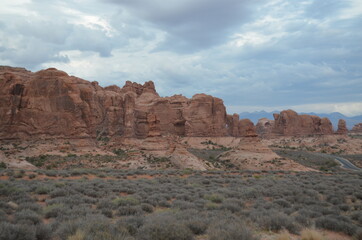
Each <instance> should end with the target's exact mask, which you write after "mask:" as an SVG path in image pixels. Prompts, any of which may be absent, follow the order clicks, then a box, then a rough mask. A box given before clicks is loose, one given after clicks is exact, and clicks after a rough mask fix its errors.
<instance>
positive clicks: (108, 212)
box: [101, 209, 113, 218]
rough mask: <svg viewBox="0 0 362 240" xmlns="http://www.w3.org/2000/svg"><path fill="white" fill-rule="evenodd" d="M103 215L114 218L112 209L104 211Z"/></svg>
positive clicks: (102, 211)
mask: <svg viewBox="0 0 362 240" xmlns="http://www.w3.org/2000/svg"><path fill="white" fill-rule="evenodd" d="M101 213H102V214H103V215H104V216H106V217H108V218H112V217H113V211H112V210H111V209H102V210H101Z"/></svg>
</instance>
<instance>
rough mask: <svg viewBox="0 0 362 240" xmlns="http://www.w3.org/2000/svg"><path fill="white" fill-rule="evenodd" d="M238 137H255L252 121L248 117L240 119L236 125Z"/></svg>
mask: <svg viewBox="0 0 362 240" xmlns="http://www.w3.org/2000/svg"><path fill="white" fill-rule="evenodd" d="M238 130H239V134H238V136H240V137H257V136H258V135H257V134H256V129H255V126H254V123H253V122H252V121H250V119H241V120H240V121H239V125H238Z"/></svg>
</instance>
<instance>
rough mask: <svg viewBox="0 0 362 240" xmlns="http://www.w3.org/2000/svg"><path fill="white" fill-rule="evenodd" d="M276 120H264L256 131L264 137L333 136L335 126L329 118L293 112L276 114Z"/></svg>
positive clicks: (286, 111)
mask: <svg viewBox="0 0 362 240" xmlns="http://www.w3.org/2000/svg"><path fill="white" fill-rule="evenodd" d="M273 116H274V120H269V119H266V118H262V119H260V120H259V122H258V124H257V125H256V131H257V133H258V134H260V135H262V136H265V137H267V136H272V135H273V136H303V135H315V134H321V135H329V134H333V126H332V123H331V121H330V120H329V119H328V118H320V117H318V116H313V115H307V114H302V115H299V114H298V113H296V112H295V111H293V110H285V111H282V112H280V113H279V114H278V113H275V114H274V115H273Z"/></svg>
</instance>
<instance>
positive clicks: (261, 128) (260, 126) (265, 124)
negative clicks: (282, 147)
mask: <svg viewBox="0 0 362 240" xmlns="http://www.w3.org/2000/svg"><path fill="white" fill-rule="evenodd" d="M273 128H274V120H270V119H267V118H261V119H259V121H258V123H257V124H256V133H257V134H258V135H259V136H261V137H268V136H270V135H271V133H272V130H273Z"/></svg>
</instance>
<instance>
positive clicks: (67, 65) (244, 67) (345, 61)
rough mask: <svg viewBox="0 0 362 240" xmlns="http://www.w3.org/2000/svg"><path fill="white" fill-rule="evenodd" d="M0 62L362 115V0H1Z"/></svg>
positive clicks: (256, 105)
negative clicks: (52, 68) (148, 82)
mask: <svg viewBox="0 0 362 240" xmlns="http://www.w3.org/2000/svg"><path fill="white" fill-rule="evenodd" d="M0 2H1V8H0V65H9V66H14V67H15V66H16V67H25V68H27V69H29V70H31V71H39V70H41V69H44V68H49V67H55V68H58V69H60V70H63V71H65V72H67V73H68V74H70V75H74V76H77V77H80V78H83V79H86V80H89V81H98V82H99V83H100V85H101V86H108V85H112V84H116V85H118V86H121V87H122V86H123V85H124V83H125V81H126V80H130V81H134V82H138V83H144V82H145V81H149V80H152V81H154V82H155V85H156V89H157V91H158V93H159V94H160V95H161V96H172V95H174V94H183V95H185V96H187V97H192V96H193V95H194V94H196V93H206V94H210V95H213V96H215V97H219V98H222V99H223V100H224V103H225V105H226V107H227V111H228V113H234V112H236V113H238V112H244V111H259V110H266V111H271V110H283V109H290V108H291V109H294V110H296V111H301V112H317V113H329V112H341V113H343V114H345V115H347V116H354V115H362V1H361V0H343V1H341V0H299V1H295V0H197V1H194V0H167V1H165V0H52V1H48V0H11V1H6V0H0Z"/></svg>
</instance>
